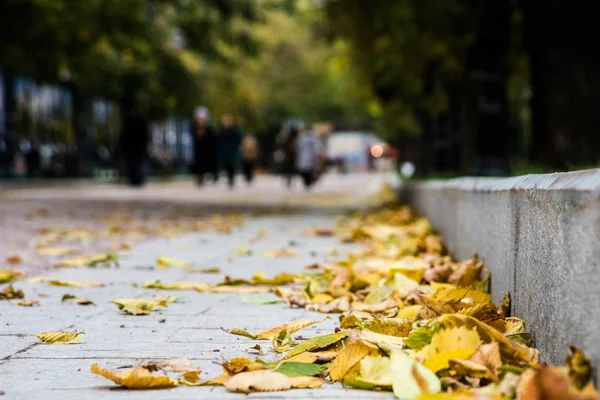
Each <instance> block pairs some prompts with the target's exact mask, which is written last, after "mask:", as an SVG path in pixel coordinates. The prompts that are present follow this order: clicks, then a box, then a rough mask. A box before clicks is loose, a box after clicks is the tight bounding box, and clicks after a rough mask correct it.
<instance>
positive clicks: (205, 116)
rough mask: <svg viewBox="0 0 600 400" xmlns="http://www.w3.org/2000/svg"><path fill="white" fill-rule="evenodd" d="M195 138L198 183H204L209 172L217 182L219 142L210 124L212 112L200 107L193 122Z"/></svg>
mask: <svg viewBox="0 0 600 400" xmlns="http://www.w3.org/2000/svg"><path fill="white" fill-rule="evenodd" d="M192 137H193V138H194V173H195V174H196V176H197V181H198V185H202V184H204V175H206V174H209V175H210V176H211V177H212V179H213V181H214V182H215V183H216V182H217V181H218V180H219V142H218V139H217V134H216V132H215V130H214V129H213V128H212V127H211V126H210V112H209V111H208V109H207V108H206V107H198V108H197V109H196V111H195V113H194V121H193V123H192Z"/></svg>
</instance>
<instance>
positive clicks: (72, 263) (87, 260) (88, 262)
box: [55, 253, 118, 268]
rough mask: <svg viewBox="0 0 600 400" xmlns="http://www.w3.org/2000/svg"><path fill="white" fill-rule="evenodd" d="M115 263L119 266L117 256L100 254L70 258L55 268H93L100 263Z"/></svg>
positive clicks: (60, 262)
mask: <svg viewBox="0 0 600 400" xmlns="http://www.w3.org/2000/svg"><path fill="white" fill-rule="evenodd" d="M104 262H106V263H111V262H112V263H114V264H115V265H118V263H117V262H116V261H115V256H114V255H113V254H111V253H99V254H92V255H89V256H79V257H75V258H70V259H67V260H62V261H59V262H58V263H57V264H56V265H55V267H56V268H79V267H87V266H93V265H95V264H98V263H104Z"/></svg>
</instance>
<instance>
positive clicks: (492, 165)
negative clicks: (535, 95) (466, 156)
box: [468, 0, 511, 175]
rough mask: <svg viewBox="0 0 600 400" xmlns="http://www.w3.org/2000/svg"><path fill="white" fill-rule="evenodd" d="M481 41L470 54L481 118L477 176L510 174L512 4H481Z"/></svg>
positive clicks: (496, 0) (504, 0)
mask: <svg viewBox="0 0 600 400" xmlns="http://www.w3.org/2000/svg"><path fill="white" fill-rule="evenodd" d="M480 6H481V13H482V14H481V19H480V25H479V27H478V29H477V38H476V40H475V43H474V44H473V46H472V48H471V49H470V51H469V63H468V68H469V70H470V76H471V77H472V78H473V79H474V82H475V96H476V97H475V100H476V107H477V108H476V115H477V132H476V141H475V142H476V143H475V146H476V149H477V161H476V167H475V171H474V172H475V174H477V175H506V174H508V173H509V172H510V160H509V148H510V142H511V138H510V135H511V134H510V130H509V123H508V102H507V94H506V81H507V76H508V50H509V45H510V17H511V5H510V0H486V1H485V2H482V3H481V5H480Z"/></svg>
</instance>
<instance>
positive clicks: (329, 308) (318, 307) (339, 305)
mask: <svg viewBox="0 0 600 400" xmlns="http://www.w3.org/2000/svg"><path fill="white" fill-rule="evenodd" d="M306 309H307V310H309V311H318V312H321V313H343V312H346V311H348V310H350V298H349V297H348V296H343V297H339V298H337V299H335V300H333V301H330V302H329V303H327V304H318V303H317V304H308V305H307V306H306Z"/></svg>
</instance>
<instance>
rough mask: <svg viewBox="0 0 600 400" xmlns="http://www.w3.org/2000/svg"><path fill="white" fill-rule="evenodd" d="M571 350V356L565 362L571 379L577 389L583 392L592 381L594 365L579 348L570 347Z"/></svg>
mask: <svg viewBox="0 0 600 400" xmlns="http://www.w3.org/2000/svg"><path fill="white" fill-rule="evenodd" d="M570 349H571V354H569V355H568V356H567V359H566V361H565V363H566V364H567V367H568V368H569V378H570V379H571V382H573V386H574V387H575V388H576V389H578V390H582V389H583V388H584V387H585V386H586V385H587V384H588V383H589V382H590V380H591V379H592V363H591V361H590V359H589V358H587V357H586V356H585V354H583V352H582V351H581V350H579V349H578V348H577V347H575V346H570Z"/></svg>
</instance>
